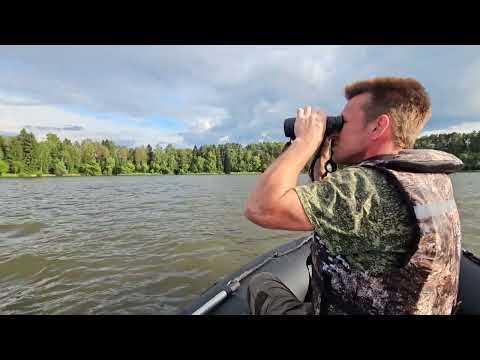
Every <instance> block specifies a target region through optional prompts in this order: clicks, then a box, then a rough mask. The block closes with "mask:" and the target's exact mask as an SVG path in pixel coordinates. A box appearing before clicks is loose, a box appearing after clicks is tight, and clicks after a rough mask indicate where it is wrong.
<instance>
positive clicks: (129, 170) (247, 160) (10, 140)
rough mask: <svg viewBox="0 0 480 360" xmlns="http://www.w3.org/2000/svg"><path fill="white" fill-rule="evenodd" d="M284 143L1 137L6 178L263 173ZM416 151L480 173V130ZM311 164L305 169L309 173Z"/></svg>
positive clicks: (432, 140) (431, 141) (433, 139)
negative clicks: (451, 158) (444, 156)
mask: <svg viewBox="0 0 480 360" xmlns="http://www.w3.org/2000/svg"><path fill="white" fill-rule="evenodd" d="M284 144H285V143H283V142H262V143H257V144H249V145H245V146H244V145H240V144H235V143H228V144H221V145H202V146H199V147H197V146H194V147H193V149H177V148H175V146H174V145H171V144H170V145H167V146H166V147H164V148H163V147H161V146H158V145H157V146H156V147H155V148H153V147H152V146H151V145H147V146H139V147H133V148H128V147H124V146H118V145H116V144H115V143H114V142H112V141H110V140H103V141H101V142H98V141H92V140H88V139H87V140H83V141H81V142H71V141H70V140H69V139H64V140H63V141H61V140H60V139H59V137H58V136H57V135H55V134H48V135H47V136H46V139H45V140H43V141H37V140H36V138H35V136H34V135H33V134H32V133H28V132H27V131H26V130H25V129H22V131H21V132H20V134H19V135H18V136H9V137H2V136H0V175H3V174H18V175H39V176H40V175H44V174H52V175H57V176H63V175H68V174H78V175H90V176H96V175H123V174H124V175H129V174H134V173H142V174H145V173H150V174H175V175H182V174H198V173H208V174H229V173H232V172H263V171H264V170H265V169H266V168H267V167H268V166H269V165H270V164H271V163H272V161H273V160H274V159H275V158H277V157H278V156H279V155H280V154H281V152H282V149H283V147H284ZM415 147H416V148H428V149H437V150H443V151H446V152H449V153H452V154H454V155H456V156H457V157H459V158H460V159H461V160H462V161H463V162H464V163H465V170H479V169H480V132H476V131H474V132H472V133H468V134H461V133H451V134H440V135H430V136H424V137H421V138H419V139H417V142H416V144H415ZM307 169H308V166H305V169H304V170H307Z"/></svg>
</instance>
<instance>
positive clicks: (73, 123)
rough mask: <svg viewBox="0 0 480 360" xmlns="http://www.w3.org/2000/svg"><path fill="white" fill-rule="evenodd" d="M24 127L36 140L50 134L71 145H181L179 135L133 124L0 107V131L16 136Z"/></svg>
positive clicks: (45, 110) (54, 110)
mask: <svg viewBox="0 0 480 360" xmlns="http://www.w3.org/2000/svg"><path fill="white" fill-rule="evenodd" d="M13 119H14V120H13ZM24 127H25V128H28V130H29V131H32V132H33V133H34V134H35V136H36V137H38V139H40V140H41V139H44V138H45V137H46V134H47V133H49V132H54V133H56V134H57V135H58V136H59V137H60V138H61V139H63V138H65V137H67V138H69V139H70V140H72V141H81V140H83V139H86V138H89V139H92V140H102V139H111V140H114V141H118V142H126V141H127V142H130V141H133V144H135V145H145V144H147V143H150V144H158V143H160V144H167V143H172V144H182V142H183V138H182V137H181V136H179V135H176V134H169V133H166V132H162V131H159V130H158V129H154V128H148V127H142V126H141V125H139V124H138V123H136V122H131V123H130V124H119V123H118V122H117V121H113V120H109V119H102V118H101V117H94V116H83V115H78V114H74V113H70V112H67V111H65V110H62V109H59V108H56V107H53V106H48V105H37V106H33V105H32V106H18V105H0V131H2V132H9V133H11V132H14V133H18V132H19V131H20V130H21V129H22V128H24Z"/></svg>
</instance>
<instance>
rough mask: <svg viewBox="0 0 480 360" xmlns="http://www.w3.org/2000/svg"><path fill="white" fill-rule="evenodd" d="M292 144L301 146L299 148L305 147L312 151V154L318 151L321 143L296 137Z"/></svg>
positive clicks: (312, 139)
mask: <svg viewBox="0 0 480 360" xmlns="http://www.w3.org/2000/svg"><path fill="white" fill-rule="evenodd" d="M293 142H294V143H297V144H301V146H305V147H307V148H308V149H309V150H312V153H313V152H315V151H316V150H317V149H318V147H319V146H320V143H321V141H320V142H319V141H318V140H316V139H314V138H308V137H301V138H299V137H297V138H295V140H294V141H293Z"/></svg>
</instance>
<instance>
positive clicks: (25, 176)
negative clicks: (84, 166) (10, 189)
mask: <svg viewBox="0 0 480 360" xmlns="http://www.w3.org/2000/svg"><path fill="white" fill-rule="evenodd" d="M259 174H261V173H260V172H238V173H235V172H232V173H230V174H225V173H186V174H148V173H145V174H144V173H135V174H118V175H81V174H66V175H62V176H57V175H52V174H43V175H26V174H24V175H19V174H3V175H0V179H1V178H3V179H9V178H25V179H27V178H28V179H30V178H46V177H55V178H56V177H125V176H205V175H259Z"/></svg>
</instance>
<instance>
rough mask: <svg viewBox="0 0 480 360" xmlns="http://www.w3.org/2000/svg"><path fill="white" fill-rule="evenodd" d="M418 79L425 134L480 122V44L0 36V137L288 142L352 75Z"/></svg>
mask: <svg viewBox="0 0 480 360" xmlns="http://www.w3.org/2000/svg"><path fill="white" fill-rule="evenodd" d="M374 76H406V77H414V78H416V79H417V80H419V81H420V82H421V83H422V84H423V85H424V86H425V88H426V89H427V91H428V93H429V95H430V98H431V101H432V118H431V119H430V121H429V122H428V123H427V125H426V126H425V128H424V130H423V132H422V134H421V135H427V134H431V133H442V132H454V131H456V132H471V131H473V130H480V86H479V85H480V46H460V45H458V46H445V45H437V46H421V45H415V46H397V45H395V46H393V45H390V46H371V45H369V46H367V45H365V46H364V45H351V46H346V45H342V46H332V45H328V46H319V45H315V46H314V45H312V46H298V45H288V46H287V45H283V46H267V45H255V46H247V45H241V46H240V45H238V46H237V45H218V46H213V45H208V46H207V45H198V46H187V45H176V46H173V45H172V46H170V45H158V46H107V45H105V46H103V45H96V46H24V45H22V46H0V135H15V134H18V133H19V132H20V130H21V129H22V128H26V129H27V131H29V132H33V133H34V134H35V136H36V137H37V138H38V139H43V138H44V137H45V136H46V134H48V133H55V134H57V135H58V136H59V137H60V138H62V139H63V138H65V137H67V138H69V139H70V140H72V141H77V140H78V141H81V140H83V139H86V138H89V139H94V140H102V139H110V140H113V141H114V142H115V143H117V144H119V145H123V146H129V147H131V146H141V145H147V144H151V145H152V146H155V145H160V146H165V145H167V144H174V145H175V146H176V147H189V148H191V147H193V145H202V144H222V143H226V142H236V143H240V144H249V143H256V142H260V141H286V140H287V139H286V138H285V136H284V133H283V120H284V119H285V118H288V117H294V116H295V113H296V109H297V108H298V107H300V106H305V105H311V106H313V107H316V108H321V109H324V110H326V111H327V113H328V114H330V115H337V114H339V113H340V112H341V110H342V108H343V106H344V105H345V98H344V88H345V86H346V85H348V84H350V83H352V82H354V81H357V80H364V79H367V78H370V77H374Z"/></svg>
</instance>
